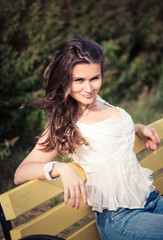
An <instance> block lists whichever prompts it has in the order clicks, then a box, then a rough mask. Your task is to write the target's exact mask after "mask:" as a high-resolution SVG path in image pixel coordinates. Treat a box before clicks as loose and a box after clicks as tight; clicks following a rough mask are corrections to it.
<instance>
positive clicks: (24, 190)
mask: <svg viewBox="0 0 163 240" xmlns="http://www.w3.org/2000/svg"><path fill="white" fill-rule="evenodd" d="M56 182H57V181H56ZM62 192H63V187H62V185H61V181H60V180H58V182H57V183H54V182H49V181H40V180H33V181H30V182H28V183H26V184H23V185H21V186H19V187H16V188H14V189H12V190H10V191H8V192H6V193H4V194H1V195H0V202H1V205H2V208H3V210H4V212H5V217H6V219H7V220H11V219H15V218H16V217H17V216H20V215H21V214H23V213H25V212H27V211H29V210H31V209H32V208H34V207H36V206H38V205H40V204H42V203H44V202H45V201H47V200H49V199H51V198H53V197H55V196H57V195H58V194H60V193H62ZM22 203H23V204H22Z"/></svg>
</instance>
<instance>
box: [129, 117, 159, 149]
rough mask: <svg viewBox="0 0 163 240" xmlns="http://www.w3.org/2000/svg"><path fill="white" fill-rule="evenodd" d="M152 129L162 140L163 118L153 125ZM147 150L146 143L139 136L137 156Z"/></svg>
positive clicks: (136, 144)
mask: <svg viewBox="0 0 163 240" xmlns="http://www.w3.org/2000/svg"><path fill="white" fill-rule="evenodd" d="M149 126H150V127H152V128H155V129H156V131H157V133H158V134H159V137H160V139H163V118H162V119H159V120H157V121H155V122H153V123H151V124H149ZM144 149H145V146H144V142H143V141H142V139H140V138H139V137H138V136H136V137H135V144H134V152H135V153H136V154H137V153H139V152H141V151H142V150H144Z"/></svg>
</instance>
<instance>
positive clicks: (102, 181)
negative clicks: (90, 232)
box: [86, 167, 155, 212]
mask: <svg viewBox="0 0 163 240" xmlns="http://www.w3.org/2000/svg"><path fill="white" fill-rule="evenodd" d="M152 172H153V171H151V170H150V169H147V168H142V167H140V174H139V176H137V177H138V178H139V183H137V181H134V179H133V178H131V179H130V182H128V183H126V185H124V182H123V181H122V182H118V183H117V184H115V182H114V184H113V185H114V186H115V188H114V187H113V186H112V185H111V181H110V179H109V176H108V177H106V175H105V174H103V175H102V177H100V174H94V175H90V174H88V175H87V183H86V189H87V195H88V204H89V205H90V206H91V207H92V210H93V211H98V212H103V210H104V209H108V210H114V211H116V210H117V209H118V208H120V207H123V208H129V209H138V208H143V207H144V206H145V204H146V199H147V198H148V196H149V194H150V193H151V192H152V191H154V189H155V187H154V185H153V177H152V176H151V174H152ZM107 181H108V184H106V182H107ZM115 181H116V179H115ZM89 184H91V185H89ZM106 186H107V189H106Z"/></svg>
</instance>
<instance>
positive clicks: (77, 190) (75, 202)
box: [52, 163, 87, 209]
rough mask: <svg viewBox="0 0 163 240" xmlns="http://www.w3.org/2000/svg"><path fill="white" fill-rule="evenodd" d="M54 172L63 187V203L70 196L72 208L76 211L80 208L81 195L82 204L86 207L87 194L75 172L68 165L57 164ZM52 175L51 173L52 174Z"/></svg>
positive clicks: (82, 182) (66, 201)
mask: <svg viewBox="0 0 163 240" xmlns="http://www.w3.org/2000/svg"><path fill="white" fill-rule="evenodd" d="M55 168H57V169H56V171H57V172H58V173H59V175H60V176H61V180H62V183H63V187H64V202H65V204H67V203H68V197H69V195H70V198H71V205H72V207H73V208H74V207H75V208H76V209H78V208H79V206H80V199H81V195H82V197H83V203H84V205H85V206H86V205H87V193H86V188H85V184H84V181H83V180H82V178H81V177H80V175H79V174H78V173H77V172H76V170H75V169H74V168H73V167H72V166H70V165H69V164H68V163H58V164H56V165H55ZM52 174H53V172H52Z"/></svg>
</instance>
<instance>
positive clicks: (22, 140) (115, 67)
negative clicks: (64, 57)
mask: <svg viewBox="0 0 163 240" xmlns="http://www.w3.org/2000/svg"><path fill="white" fill-rule="evenodd" d="M15 3H16V4H15ZM162 10H163V2H162V1H160V0H149V1H146V0H134V1H133V0H122V1H118V0H109V1H106V0H100V1H96V0H90V1H85V0H81V1H75V0H69V1H64V0H55V1H53V0H49V1H45V0H38V1H33V0H23V1H22V0H16V1H15V2H14V4H13V1H11V0H1V2H0V27H1V43H0V60H1V63H2V64H1V66H0V71H1V81H0V112H1V118H0V157H1V159H0V168H1V167H2V164H3V167H4V162H6V163H9V164H6V165H8V167H9V165H10V162H12V163H13V161H15V164H13V165H12V164H11V165H12V166H13V171H9V173H10V175H9V178H12V177H13V172H14V170H15V168H16V164H18V162H19V161H21V160H22V159H23V158H24V156H25V154H24V150H25V149H30V148H31V147H32V145H33V142H32V141H31V140H32V139H33V137H34V136H36V135H38V134H40V133H41V132H42V130H43V127H44V125H45V122H46V118H45V116H44V113H43V112H41V111H40V110H38V109H35V108H25V109H22V110H20V109H19V107H20V106H21V104H22V103H23V102H26V101H30V100H33V99H36V98H38V97H42V96H44V91H43V88H44V84H43V71H44V69H45V67H46V65H47V64H48V62H49V58H51V57H53V55H54V53H55V51H56V49H57V48H58V46H59V44H60V43H61V42H62V41H64V40H66V39H69V38H71V37H73V36H74V35H75V34H80V35H82V36H84V37H88V38H90V39H94V40H95V41H97V42H98V43H99V44H101V45H102V47H103V49H104V52H105V56H106V73H105V77H104V83H103V87H102V89H101V95H102V96H103V97H104V98H105V99H106V100H108V101H109V102H111V103H113V104H120V103H122V104H125V102H127V103H126V104H128V103H129V102H132V103H136V101H139V100H140V96H142V94H144V91H145V92H146V98H147V99H148V98H150V101H149V102H148V103H149V105H150V106H152V109H155V110H156V112H157V111H158V112H159V113H160V112H161V109H162V107H163V100H162V99H163V95H162V93H163V86H162V82H163V79H162V76H163V69H162V52H163V31H162V26H163V24H162ZM126 106H127V105H126ZM150 106H149V108H150ZM157 109H158V110H157ZM135 111H136V109H135ZM15 137H19V140H18V141H17V142H16V143H15V145H14V147H11V146H10V147H9V148H8V147H7V146H6V143H5V141H9V140H10V139H14V138H15ZM15 149H16V150H17V151H15ZM11 156H12V158H11ZM18 156H19V157H18ZM2 158H3V160H2ZM17 159H19V160H17ZM5 174H6V173H5ZM5 174H4V173H2V175H1V176H2V177H1V178H2V179H3V178H6V177H5V176H4V175H5Z"/></svg>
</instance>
